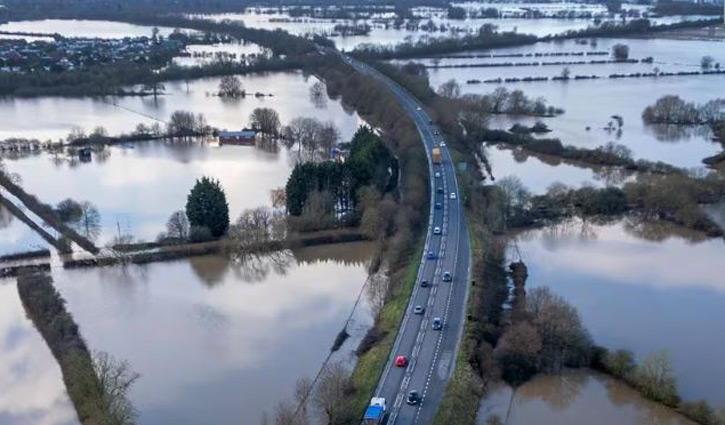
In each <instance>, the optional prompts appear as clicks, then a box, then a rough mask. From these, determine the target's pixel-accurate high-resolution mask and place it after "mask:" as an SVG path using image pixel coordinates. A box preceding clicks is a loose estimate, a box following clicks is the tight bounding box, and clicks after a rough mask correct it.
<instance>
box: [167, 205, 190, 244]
mask: <svg viewBox="0 0 725 425" xmlns="http://www.w3.org/2000/svg"><path fill="white" fill-rule="evenodd" d="M166 234H167V236H168V237H169V238H172V239H177V240H180V241H185V240H187V239H188V238H189V219H187V218H186V213H185V212H184V211H181V210H179V211H176V212H174V213H172V214H171V216H170V217H169V221H167V222H166Z"/></svg>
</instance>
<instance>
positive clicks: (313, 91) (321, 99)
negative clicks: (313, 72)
mask: <svg viewBox="0 0 725 425" xmlns="http://www.w3.org/2000/svg"><path fill="white" fill-rule="evenodd" d="M310 99H311V100H312V103H313V104H314V105H315V106H317V107H318V108H321V107H324V105H325V101H326V100H327V95H326V92H325V83H323V82H322V81H317V82H316V83H314V84H313V85H312V86H310Z"/></svg>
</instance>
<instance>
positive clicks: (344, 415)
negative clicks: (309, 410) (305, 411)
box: [314, 363, 352, 425]
mask: <svg viewBox="0 0 725 425" xmlns="http://www.w3.org/2000/svg"><path fill="white" fill-rule="evenodd" d="M351 391H352V384H351V383H350V378H349V376H348V372H347V370H345V367H344V366H342V365H341V364H340V363H332V364H329V365H327V367H326V368H325V371H324V372H323V373H322V375H321V376H320V380H319V382H318V384H317V389H316V391H315V397H314V401H315V405H316V406H317V407H318V408H319V409H320V411H321V412H322V414H323V415H324V417H325V421H326V423H327V424H328V425H340V424H344V423H347V421H348V420H349V419H351V416H352V415H351V413H352V409H351V407H352V406H351V403H350V402H351V397H350V393H351Z"/></svg>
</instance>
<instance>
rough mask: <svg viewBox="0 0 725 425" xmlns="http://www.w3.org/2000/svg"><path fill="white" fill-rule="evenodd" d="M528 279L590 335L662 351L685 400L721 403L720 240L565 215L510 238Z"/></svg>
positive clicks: (723, 290) (608, 343)
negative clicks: (559, 300) (570, 311)
mask: <svg viewBox="0 0 725 425" xmlns="http://www.w3.org/2000/svg"><path fill="white" fill-rule="evenodd" d="M518 245H519V248H520V250H521V252H522V254H523V259H524V261H525V262H526V264H527V265H528V267H529V275H530V276H531V277H530V278H529V282H528V285H529V286H531V287H533V286H539V285H547V286H549V287H551V289H552V290H553V291H554V292H555V293H557V294H560V295H562V296H564V297H565V298H566V299H567V300H569V301H570V302H571V303H572V304H573V305H574V306H575V307H577V308H578V309H579V312H580V313H581V315H582V319H583V321H584V325H585V326H586V327H587V328H588V329H589V330H590V331H591V334H592V336H593V338H594V341H595V342H596V343H598V344H600V345H602V346H604V347H607V348H610V349H619V348H625V349H630V350H632V351H633V352H634V353H635V354H636V356H637V358H638V359H641V358H642V357H644V356H645V355H647V354H649V353H652V352H655V351H659V350H667V351H668V352H669V353H670V355H671V360H672V365H673V368H674V372H675V375H676V377H677V380H678V382H679V388H680V393H681V395H682V396H683V397H684V398H685V399H699V398H705V399H707V400H709V401H711V402H713V403H714V404H715V405H718V404H724V403H725V386H723V385H722V383H723V381H724V380H725V367H723V365H722V362H721V359H722V358H725V340H723V339H722V338H718V337H715V335H723V334H725V280H723V278H722V273H721V268H720V264H721V263H722V259H723V255H725V242H723V241H722V240H704V238H703V237H702V235H699V234H695V233H691V232H688V231H685V230H681V229H676V228H666V227H663V226H655V225H652V224H647V223H645V224H642V223H632V222H628V223H625V222H619V223H615V224H606V225H597V224H594V223H581V222H570V223H564V224H562V225H559V226H554V227H551V228H547V229H542V230H535V231H530V232H527V233H526V234H524V235H522V236H521V237H520V238H519V240H518Z"/></svg>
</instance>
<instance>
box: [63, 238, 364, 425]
mask: <svg viewBox="0 0 725 425" xmlns="http://www.w3.org/2000/svg"><path fill="white" fill-rule="evenodd" d="M346 245H347V244H345V245H340V246H339V247H340V249H339V252H340V253H342V254H341V255H340V256H338V257H337V258H335V256H334V255H333V254H332V251H327V250H322V251H321V252H323V253H324V254H322V255H320V256H319V257H318V256H317V255H315V254H314V251H315V250H312V251H313V252H306V251H307V250H306V249H302V250H295V253H294V254H292V253H291V252H290V251H287V254H286V258H288V262H287V263H286V264H287V265H286V266H285V268H284V269H280V268H275V267H276V266H273V265H269V268H270V269H269V271H268V272H266V274H265V276H266V278H265V279H264V280H263V281H261V282H259V281H258V280H255V279H258V275H257V274H256V270H257V268H258V265H254V267H253V269H254V270H255V271H253V272H248V271H244V269H245V266H244V265H242V264H238V263H235V262H230V261H228V260H226V259H224V258H221V259H220V258H219V257H199V258H195V259H191V260H189V261H186V260H185V261H177V262H169V263H158V264H150V265H148V266H145V267H144V268H142V269H138V268H137V267H136V266H129V267H128V268H127V270H126V272H125V273H123V276H121V275H116V276H114V275H113V274H103V271H102V270H103V269H92V270H75V271H59V272H58V273H57V275H56V277H55V279H56V283H57V286H58V287H59V290H60V291H61V293H62V294H63V295H64V296H65V297H66V299H67V300H68V306H69V309H70V310H71V311H72V312H73V314H74V316H75V317H76V320H77V321H78V323H79V324H80V326H81V328H82V329H83V334H84V336H85V338H86V339H87V340H88V342H89V344H90V346H91V347H93V348H94V349H102V350H106V351H109V352H111V353H113V354H114V356H117V357H120V358H125V359H128V360H129V361H130V363H131V365H132V367H133V368H134V369H135V370H136V371H138V372H139V373H141V375H142V378H141V379H140V380H139V381H138V382H137V384H136V386H135V387H134V388H133V390H132V394H131V398H132V401H133V402H134V404H135V405H136V407H137V408H139V410H140V413H141V417H140V422H141V423H144V424H147V425H166V424H169V423H174V424H179V425H185V424H199V423H206V422H208V418H210V417H211V418H214V421H215V422H214V423H215V424H220V425H226V424H229V425H232V424H234V425H238V424H239V423H240V418H244V419H243V422H244V423H250V424H255V423H259V420H260V419H261V415H262V412H263V411H265V410H266V411H273V409H274V406H275V404H276V403H277V402H278V401H280V400H281V399H283V398H287V397H289V396H291V395H292V393H293V391H294V385H295V381H296V379H297V378H299V377H301V376H314V374H315V373H316V372H317V368H318V367H319V366H320V364H321V362H322V360H323V359H324V358H325V357H326V355H327V353H328V352H329V349H330V346H331V344H332V341H333V340H334V338H335V335H336V334H337V332H339V330H340V328H341V326H342V324H343V323H344V321H345V319H346V318H347V315H348V314H349V313H350V308H352V305H353V304H354V302H355V299H356V297H357V294H358V293H359V291H360V288H361V287H362V285H363V283H364V282H365V279H366V276H367V271H366V267H365V265H364V264H363V263H361V264H359V265H349V264H344V263H342V262H341V261H348V260H347V259H349V258H350V257H348V255H347V254H344V253H345V252H348V253H354V255H353V258H360V256H361V254H360V252H361V251H363V250H364V246H365V245H367V244H362V246H363V247H362V248H361V247H360V245H358V246H350V247H348V246H346ZM351 245H356V244H351ZM293 255H294V256H293ZM351 255H352V254H351ZM296 257H299V258H305V259H309V262H307V261H301V262H296V261H294V259H295V258H296ZM338 260H340V261H338ZM261 262H262V261H260V262H258V263H256V264H260V263H261ZM250 275H251V278H250ZM250 283H254V284H250ZM369 321H370V319H366V320H363V321H360V323H363V322H365V323H368V322H369ZM357 327H358V325H357V324H353V329H352V330H353V331H355V332H356V333H359V334H361V335H362V334H364V330H360V329H357ZM347 344H348V343H346V345H345V346H344V347H343V350H342V353H341V355H342V354H344V355H347V353H349V352H350V350H351V349H352V346H349V347H348V345H347ZM350 344H352V343H350Z"/></svg>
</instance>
